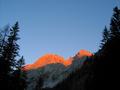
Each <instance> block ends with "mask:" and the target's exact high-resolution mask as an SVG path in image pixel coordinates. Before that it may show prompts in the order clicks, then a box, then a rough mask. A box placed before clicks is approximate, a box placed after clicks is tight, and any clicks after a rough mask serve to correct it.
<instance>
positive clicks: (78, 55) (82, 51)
mask: <svg viewBox="0 0 120 90" xmlns="http://www.w3.org/2000/svg"><path fill="white" fill-rule="evenodd" d="M92 55H93V54H92V53H91V52H89V51H87V50H84V49H82V50H80V51H79V52H78V53H77V54H76V56H77V57H80V58H81V57H84V56H88V57H90V56H92Z"/></svg>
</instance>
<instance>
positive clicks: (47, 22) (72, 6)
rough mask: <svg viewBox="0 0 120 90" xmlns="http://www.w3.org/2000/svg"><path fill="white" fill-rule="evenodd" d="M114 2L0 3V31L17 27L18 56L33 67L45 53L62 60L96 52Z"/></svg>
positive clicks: (18, 0)
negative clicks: (59, 57) (33, 63)
mask: <svg viewBox="0 0 120 90" xmlns="http://www.w3.org/2000/svg"><path fill="white" fill-rule="evenodd" d="M116 1H117V0H0V28H2V27H3V26H5V25H6V24H9V25H13V24H14V23H15V22H16V21H19V24H20V30H21V31H20V37H21V40H20V41H19V43H20V48H21V50H20V54H21V55H24V57H25V59H26V63H32V62H34V61H35V60H36V59H38V58H39V57H40V56H42V55H44V54H46V53H55V54H59V55H61V56H63V57H65V58H68V57H69V56H73V55H74V54H75V53H76V52H78V51H79V50H80V49H86V50H88V51H91V52H96V51H97V50H98V48H99V45H100V40H101V37H102V36H101V35H102V31H103V29H104V26H105V25H108V24H109V22H110V18H111V16H112V9H113V8H114V7H115V6H116V5H117V3H116Z"/></svg>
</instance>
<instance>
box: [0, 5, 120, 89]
mask: <svg viewBox="0 0 120 90" xmlns="http://www.w3.org/2000/svg"><path fill="white" fill-rule="evenodd" d="M19 31H20V29H19V24H18V22H16V23H15V24H14V25H13V26H12V27H10V26H5V28H3V29H1V30H0V90H26V88H27V84H28V83H27V75H26V74H27V73H26V72H25V71H24V67H23V66H24V64H25V60H24V57H23V56H21V55H19V49H20V47H19V44H18V43H17V41H18V40H19V39H20V36H19ZM102 35H103V36H102V37H103V39H102V40H101V42H100V46H99V50H98V51H97V52H96V53H95V54H94V55H93V56H91V57H89V58H87V60H86V61H85V62H84V65H83V66H82V67H81V68H80V69H77V70H76V71H74V72H72V73H71V74H70V75H69V76H68V77H67V78H66V79H64V80H63V81H62V82H60V83H59V84H57V85H56V86H55V87H53V88H44V89H42V84H43V79H42V78H41V77H40V78H39V80H38V83H37V85H36V88H35V90H109V89H112V90H118V88H119V87H118V83H119V80H118V79H119V65H118V64H119V60H120V56H119V55H120V9H119V8H118V7H115V8H114V9H113V15H112V17H111V21H110V25H109V26H108V27H107V26H105V28H104V30H103V34H102Z"/></svg>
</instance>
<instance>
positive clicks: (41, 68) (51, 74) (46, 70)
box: [24, 50, 93, 90]
mask: <svg viewBox="0 0 120 90" xmlns="http://www.w3.org/2000/svg"><path fill="white" fill-rule="evenodd" d="M92 55H93V54H92V53H90V52H89V51H86V50H80V51H79V52H78V53H77V54H76V55H75V56H73V57H70V58H68V59H66V60H65V59H64V58H63V57H61V56H59V55H56V54H45V55H44V56H42V57H41V58H39V59H38V60H37V61H35V62H34V63H33V64H29V65H26V66H25V67H24V70H26V72H27V76H28V82H29V85H28V88H27V90H34V88H35V86H36V84H37V80H38V79H39V77H40V76H42V78H43V80H44V83H43V88H46V87H49V88H52V87H54V86H55V85H57V84H58V83H59V82H61V81H62V80H64V79H65V78H67V77H68V76H69V75H70V74H71V73H72V72H73V71H75V70H76V69H78V68H81V67H82V65H83V63H84V61H85V60H86V57H90V56H92Z"/></svg>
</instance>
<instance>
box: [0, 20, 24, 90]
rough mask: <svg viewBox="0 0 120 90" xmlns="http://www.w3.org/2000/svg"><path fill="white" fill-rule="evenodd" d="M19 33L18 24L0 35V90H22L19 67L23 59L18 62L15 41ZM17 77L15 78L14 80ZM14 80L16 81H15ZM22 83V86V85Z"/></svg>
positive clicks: (17, 49) (17, 48) (17, 47)
mask: <svg viewBox="0 0 120 90" xmlns="http://www.w3.org/2000/svg"><path fill="white" fill-rule="evenodd" d="M18 32H19V25H18V22H16V23H15V25H14V26H13V27H12V28H9V29H8V32H7V30H5V32H4V33H3V34H2V33H1V40H0V53H1V55H0V90H9V89H11V90H24V89H25V86H24V85H25V80H24V79H25V78H24V79H23V78H22V74H23V72H22V70H21V67H22V65H23V64H24V63H23V62H24V59H23V57H22V58H21V59H20V60H18V59H17V57H18V56H19V45H18V44H17V40H18V39H19V37H18ZM16 77H17V78H16ZM15 78H16V79H15ZM23 83H24V85H23Z"/></svg>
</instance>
